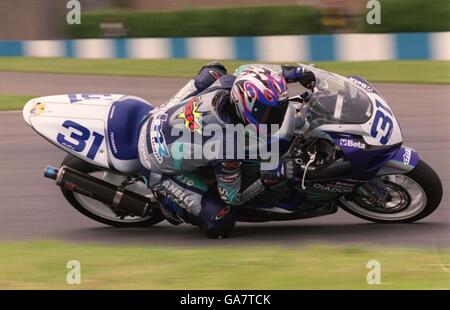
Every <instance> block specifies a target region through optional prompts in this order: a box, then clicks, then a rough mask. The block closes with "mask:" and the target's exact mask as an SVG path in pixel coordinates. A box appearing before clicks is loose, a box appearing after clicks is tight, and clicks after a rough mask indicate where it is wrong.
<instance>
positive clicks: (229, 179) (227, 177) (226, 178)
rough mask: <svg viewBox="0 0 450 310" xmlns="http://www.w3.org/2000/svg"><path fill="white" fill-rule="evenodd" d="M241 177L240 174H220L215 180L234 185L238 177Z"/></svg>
mask: <svg viewBox="0 0 450 310" xmlns="http://www.w3.org/2000/svg"><path fill="white" fill-rule="evenodd" d="M240 176H241V174H240V173H234V174H222V175H218V176H217V178H218V179H219V180H220V181H223V182H225V183H234V182H236V181H237V180H239V177H240Z"/></svg>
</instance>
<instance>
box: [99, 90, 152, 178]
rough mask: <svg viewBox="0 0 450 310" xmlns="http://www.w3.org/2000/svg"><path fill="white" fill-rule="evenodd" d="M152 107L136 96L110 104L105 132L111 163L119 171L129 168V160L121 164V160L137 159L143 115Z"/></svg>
mask: <svg viewBox="0 0 450 310" xmlns="http://www.w3.org/2000/svg"><path fill="white" fill-rule="evenodd" d="M153 109H154V107H153V106H152V105H151V104H150V103H148V102H146V101H145V100H143V99H140V98H137V97H125V98H124V99H122V100H119V101H115V102H114V103H113V104H112V105H111V108H110V110H109V115H108V121H107V134H108V142H109V148H110V150H111V153H112V155H113V157H114V158H111V159H112V163H113V165H114V166H115V168H116V169H118V170H119V171H123V170H129V169H130V168H131V167H130V163H129V162H128V164H127V163H126V162H123V165H122V164H121V162H122V161H130V160H132V161H136V160H138V158H139V154H138V140H139V131H140V127H141V125H142V121H143V119H144V118H145V116H146V115H148V113H149V112H150V111H151V110H153ZM114 159H115V160H114ZM131 166H136V165H131ZM126 167H130V168H126ZM133 169H134V168H133ZM123 172H129V171H123Z"/></svg>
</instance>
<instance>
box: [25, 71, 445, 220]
mask: <svg viewBox="0 0 450 310" xmlns="http://www.w3.org/2000/svg"><path fill="white" fill-rule="evenodd" d="M306 67H307V68H308V69H309V70H311V71H313V72H314V74H315V76H316V85H315V87H314V89H313V91H311V92H309V93H308V92H305V93H303V94H302V95H298V96H293V97H290V101H291V102H292V104H296V105H298V106H299V107H306V108H307V110H308V120H309V122H310V123H311V124H314V126H313V127H312V128H313V129H312V130H310V131H309V132H307V133H305V132H300V131H298V132H297V131H295V133H294V139H293V141H292V143H291V146H290V149H289V152H288V156H290V157H292V158H294V159H295V162H296V163H297V165H298V167H299V169H298V170H299V171H298V179H299V182H297V185H296V186H295V188H291V189H288V190H286V191H284V192H282V193H281V194H280V193H278V194H274V193H273V192H271V191H265V192H263V193H261V194H259V195H258V196H257V197H255V198H253V199H252V200H250V201H248V202H247V203H245V204H244V205H243V206H241V207H238V208H236V214H237V220H238V221H241V222H267V221H282V220H297V219H304V218H312V217H318V216H324V215H329V214H333V213H335V212H337V210H338V209H339V208H341V209H343V210H345V211H347V212H349V213H350V214H352V215H354V216H357V217H359V218H362V219H365V220H368V221H372V222H379V223H410V222H414V221H417V220H420V219H422V218H424V217H426V216H428V215H430V214H431V213H432V212H433V211H435V210H436V209H437V207H438V206H439V204H440V202H441V199H442V184H441V181H440V179H439V177H438V175H437V174H436V173H435V172H434V171H433V169H432V168H431V167H430V166H429V165H428V164H427V163H425V162H424V161H423V160H421V159H420V158H419V155H418V153H417V152H416V151H415V150H414V149H413V148H411V147H408V146H405V145H403V138H402V132H401V129H400V126H399V123H398V121H397V119H396V117H395V115H394V113H393V111H392V109H391V108H390V107H389V105H388V103H387V102H386V100H384V99H383V97H382V96H381V94H380V93H379V92H378V91H377V90H376V89H375V87H373V86H372V85H371V84H370V83H369V82H368V81H366V80H365V79H363V78H362V77H358V76H352V77H344V76H341V75H338V74H335V73H332V72H328V71H324V70H321V69H318V68H316V67H314V66H309V65H308V66H306ZM154 109H157V108H155V107H153V106H152V105H151V104H150V103H149V102H147V101H146V100H144V99H142V98H139V97H135V96H127V95H119V94H68V95H57V96H47V97H39V98H34V99H31V100H30V101H28V102H27V103H26V105H25V106H24V108H23V117H24V119H25V121H26V122H27V124H28V125H29V126H31V127H32V128H33V129H34V130H35V131H36V132H37V133H38V134H39V135H41V136H42V137H43V138H45V139H46V140H47V141H49V142H50V143H52V144H54V145H56V146H58V147H59V148H61V149H62V150H64V151H66V152H67V153H68V154H69V155H67V156H66V158H65V159H64V160H63V162H62V163H61V164H60V166H59V167H58V168H55V167H51V166H47V167H46V169H45V172H44V175H45V177H47V178H50V179H53V180H55V181H56V184H57V185H58V186H60V188H61V191H62V194H63V195H64V197H65V198H66V200H67V201H68V202H69V204H71V205H72V206H73V207H74V208H75V209H77V210H78V211H79V212H81V213H82V214H84V215H85V216H87V217H89V218H91V219H93V220H95V221H98V222H100V223H103V224H107V225H111V226H115V227H145V226H151V225H155V224H157V223H159V222H161V221H163V220H164V219H165V218H164V216H163V214H162V212H161V209H160V206H159V204H158V202H157V201H156V199H155V197H154V196H153V194H152V192H151V190H150V189H148V187H147V180H146V179H145V177H143V175H142V174H141V173H140V162H139V146H138V138H139V132H140V128H141V126H142V124H143V122H144V121H145V120H146V118H147V117H148V115H149V113H151V111H152V110H154ZM243 172H244V174H243V183H244V184H251V183H252V182H254V181H255V178H258V172H259V165H258V163H254V162H248V163H247V164H244V165H243ZM198 174H199V175H201V177H203V178H206V179H208V178H211V176H208V171H207V170H204V171H201V172H199V173H198Z"/></svg>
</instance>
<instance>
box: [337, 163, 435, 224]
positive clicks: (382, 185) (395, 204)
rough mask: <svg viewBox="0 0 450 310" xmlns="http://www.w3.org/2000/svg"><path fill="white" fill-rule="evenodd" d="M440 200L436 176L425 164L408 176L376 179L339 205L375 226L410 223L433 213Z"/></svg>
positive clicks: (343, 199) (401, 175)
mask: <svg viewBox="0 0 450 310" xmlns="http://www.w3.org/2000/svg"><path fill="white" fill-rule="evenodd" d="M441 200H442V183H441V180H440V179H439V176H438V175H437V174H436V172H434V170H433V169H432V168H431V167H430V166H428V165H427V164H426V163H425V162H424V161H422V160H421V161H419V163H418V164H417V166H416V167H415V168H414V169H413V170H411V171H410V172H408V173H407V174H396V175H387V176H381V177H377V178H376V179H374V180H373V181H371V182H370V183H368V184H367V185H363V186H361V187H360V188H359V189H358V190H357V191H356V193H354V194H351V195H348V196H343V197H341V198H340V199H339V201H338V204H339V205H340V207H341V208H342V209H344V210H345V211H347V212H349V213H351V214H353V215H355V216H357V217H359V218H362V219H365V220H368V221H371V222H377V223H411V222H415V221H418V220H420V219H423V218H424V217H427V216H428V215H430V214H431V213H433V212H434V211H435V210H436V209H437V207H438V206H439V204H440V202H441Z"/></svg>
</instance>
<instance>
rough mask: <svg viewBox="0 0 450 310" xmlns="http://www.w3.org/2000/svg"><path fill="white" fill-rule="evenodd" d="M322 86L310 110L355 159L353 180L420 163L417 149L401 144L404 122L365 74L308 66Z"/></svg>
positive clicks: (324, 130)
mask: <svg viewBox="0 0 450 310" xmlns="http://www.w3.org/2000/svg"><path fill="white" fill-rule="evenodd" d="M309 69H311V70H312V71H313V72H314V73H315V75H316V80H317V85H316V88H315V91H314V94H313V96H312V97H311V100H310V111H311V114H312V116H313V120H314V122H315V123H316V124H315V125H316V126H317V127H316V128H315V129H314V130H313V132H317V133H321V134H326V135H328V137H329V139H330V140H332V141H333V142H334V144H335V145H337V146H338V147H339V148H340V149H341V150H342V153H343V156H344V159H345V160H348V161H350V162H351V163H352V168H353V171H352V173H351V175H349V176H348V177H349V178H352V179H355V180H369V179H371V178H373V177H374V176H375V175H380V174H392V173H407V172H408V171H410V170H411V169H413V168H414V166H415V165H416V164H417V163H418V161H419V157H418V154H417V152H415V151H414V150H413V149H411V148H408V147H402V143H403V138H402V132H401V128H400V125H399V123H398V121H397V119H396V117H395V115H394V113H393V111H392V110H391V108H390V107H389V105H388V104H387V102H386V101H385V100H384V98H382V97H381V95H380V93H379V92H377V91H376V89H375V88H374V87H373V86H372V85H370V84H369V83H368V82H367V81H366V80H364V79H363V78H360V77H350V78H346V77H343V76H340V75H338V74H334V73H330V72H326V71H323V70H320V69H317V68H315V67H309Z"/></svg>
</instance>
